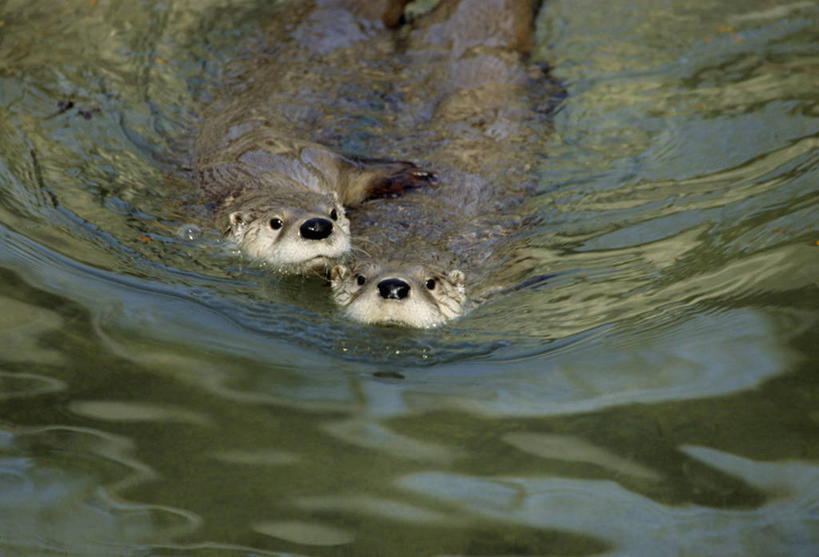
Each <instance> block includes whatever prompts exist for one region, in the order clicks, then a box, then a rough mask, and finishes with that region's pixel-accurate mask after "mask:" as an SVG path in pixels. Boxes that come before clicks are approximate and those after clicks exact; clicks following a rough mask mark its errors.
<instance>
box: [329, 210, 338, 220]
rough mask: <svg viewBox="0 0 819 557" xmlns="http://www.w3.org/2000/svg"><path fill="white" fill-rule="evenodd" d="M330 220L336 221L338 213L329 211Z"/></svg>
mask: <svg viewBox="0 0 819 557" xmlns="http://www.w3.org/2000/svg"><path fill="white" fill-rule="evenodd" d="M330 218H331V219H333V220H338V212H337V211H336V210H335V209H333V210H332V211H330Z"/></svg>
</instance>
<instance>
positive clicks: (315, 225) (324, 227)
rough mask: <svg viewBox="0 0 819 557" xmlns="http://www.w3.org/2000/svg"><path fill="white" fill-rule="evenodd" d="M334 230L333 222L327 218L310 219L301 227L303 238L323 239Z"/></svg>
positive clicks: (300, 231)
mask: <svg viewBox="0 0 819 557" xmlns="http://www.w3.org/2000/svg"><path fill="white" fill-rule="evenodd" d="M332 232H333V223H332V222H330V221H329V220H327V219H318V218H317V219H308V220H306V221H304V223H303V224H302V225H301V226H300V227H299V233H300V234H301V237H302V238H305V239H307V240H323V239H324V238H326V237H327V236H329V235H330V234H331V233H332Z"/></svg>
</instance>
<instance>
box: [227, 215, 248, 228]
mask: <svg viewBox="0 0 819 557" xmlns="http://www.w3.org/2000/svg"><path fill="white" fill-rule="evenodd" d="M228 219H229V221H230V227H231V228H232V229H234V230H235V229H236V228H240V227H242V226H244V225H246V224H247V223H249V222H250V221H251V220H253V213H251V212H250V211H233V212H232V213H231V214H230V215H229V216H228Z"/></svg>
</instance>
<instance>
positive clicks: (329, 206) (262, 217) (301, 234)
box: [226, 192, 350, 273]
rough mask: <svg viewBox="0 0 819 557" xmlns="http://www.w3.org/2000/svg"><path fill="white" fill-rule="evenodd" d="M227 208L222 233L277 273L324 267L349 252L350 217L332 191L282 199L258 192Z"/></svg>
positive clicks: (243, 250)
mask: <svg viewBox="0 0 819 557" xmlns="http://www.w3.org/2000/svg"><path fill="white" fill-rule="evenodd" d="M228 211H229V212H228V224H227V230H226V234H227V235H228V236H229V237H231V238H232V239H233V240H234V241H235V242H236V244H237V245H238V246H239V249H241V251H242V252H243V253H244V254H245V255H247V256H248V257H251V258H253V259H258V260H260V261H264V262H266V263H268V264H270V265H271V266H273V267H274V268H275V269H276V270H278V271H281V272H293V273H302V272H308V271H311V270H318V269H323V268H325V267H326V266H327V265H328V264H329V263H330V261H331V260H333V259H335V258H338V257H341V256H342V255H344V254H346V253H347V252H348V251H350V221H349V220H347V216H346V215H345V214H344V208H343V207H342V206H341V204H340V203H339V201H338V199H337V197H336V196H335V195H329V194H328V195H324V194H305V195H303V196H301V197H300V198H299V199H297V200H285V199H276V198H272V196H271V195H270V194H269V193H265V192H259V193H257V194H255V195H251V196H246V197H245V196H243V197H242V198H240V199H239V200H238V201H237V202H234V203H232V204H231V205H230V207H229V208H228Z"/></svg>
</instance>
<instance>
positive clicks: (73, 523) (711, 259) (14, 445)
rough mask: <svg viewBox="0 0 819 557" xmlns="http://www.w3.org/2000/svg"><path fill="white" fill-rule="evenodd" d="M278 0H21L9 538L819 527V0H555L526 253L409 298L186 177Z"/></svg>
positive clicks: (556, 537) (153, 541) (364, 142)
mask: <svg viewBox="0 0 819 557" xmlns="http://www.w3.org/2000/svg"><path fill="white" fill-rule="evenodd" d="M277 4H280V3H274V4H271V5H266V4H264V5H263V4H259V6H255V7H253V6H250V7H241V8H237V7H236V6H227V5H225V4H223V3H221V2H170V3H169V2H165V3H158V2H145V3H141V4H139V5H136V4H129V3H112V4H109V3H106V2H99V3H96V2H91V3H89V2H82V1H79V0H78V1H77V2H66V3H63V4H59V5H57V6H56V7H55V5H54V4H53V3H49V4H46V3H41V2H33V3H28V4H25V5H24V6H23V5H19V6H18V5H14V6H13V8H14V9H11V8H9V9H7V10H3V12H2V15H0V32H1V33H0V60H2V62H0V126H1V127H2V128H3V129H4V130H6V133H4V134H3V137H2V139H0V187H2V190H3V195H2V196H0V283H2V285H3V289H2V294H0V308H2V312H0V331H2V334H0V486H2V487H0V548H2V552H3V553H9V554H13V555H14V554H20V555H31V554H45V555H50V554H74V555H138V554H144V553H146V552H148V553H156V554H163V555H176V554H179V555H222V554H236V555H242V554H249V553H252V554H260V555H262V554H281V553H290V554H293V553H295V554H316V555H318V554H321V555H336V554H350V555H354V554H358V555H360V554H384V555H402V554H405V555H415V554H474V555H480V554H484V555H488V554H600V553H611V554H621V555H657V554H667V553H670V554H679V553H688V554H697V555H755V554H756V555H762V554H790V555H813V554H815V553H816V549H817V547H819V537H817V532H819V525H817V516H816V508H817V505H819V497H818V496H817V494H819V470H817V466H816V462H817V460H818V459H819V454H817V449H816V443H815V439H816V436H817V433H819V432H818V431H817V429H818V428H819V414H817V410H816V408H815V407H816V404H815V402H816V400H817V399H819V384H817V381H816V374H815V372H814V368H815V362H816V361H817V359H819V354H817V348H816V347H817V346H818V344H817V342H816V339H817V324H816V310H815V308H816V307H819V296H817V278H816V277H819V263H817V261H819V259H817V253H819V251H818V250H819V248H817V245H816V243H817V241H819V236H817V228H816V222H819V203H818V202H819V194H817V187H816V183H817V181H816V175H817V172H816V167H817V162H819V159H817V152H819V151H817V148H816V147H817V136H816V129H817V125H816V124H817V122H816V118H817V114H819V112H817V98H816V94H815V91H816V86H817V77H816V72H817V67H816V63H815V55H816V53H815V45H814V42H815V41H813V34H812V30H813V29H815V28H816V23H817V19H819V13H818V12H817V9H816V8H815V6H813V4H812V3H809V2H798V1H796V2H791V3H786V4H781V3H780V4H771V3H769V2H763V1H760V2H756V3H751V4H748V3H747V2H742V3H739V2H725V3H722V4H720V5H719V6H713V5H711V4H705V3H703V2H693V3H688V4H686V6H684V7H681V6H673V7H672V6H656V5H655V4H654V3H648V2H640V1H638V0H633V1H628V2H626V1H623V2H609V3H606V4H605V5H602V4H600V3H591V2H585V1H584V2H562V1H557V0H555V1H552V2H549V3H546V4H545V8H544V9H543V10H542V12H541V14H540V16H539V18H538V40H537V45H536V48H535V51H534V54H533V56H534V57H535V58H536V59H537V60H541V61H543V60H545V61H547V62H548V63H549V66H550V67H551V68H553V70H552V71H553V73H554V75H555V77H557V78H558V79H560V80H561V82H562V83H563V85H564V86H565V88H566V90H567V93H568V95H567V97H566V99H565V100H564V101H563V102H562V103H561V105H560V106H559V107H558V109H557V111H556V112H555V114H554V115H553V122H552V123H551V125H550V131H549V135H548V136H547V137H544V138H543V141H544V151H545V152H546V153H547V155H546V156H545V158H543V160H541V161H538V164H537V168H535V170H536V172H537V184H536V185H535V187H534V192H533V193H532V195H530V197H528V198H527V199H525V200H524V201H523V204H522V205H521V206H520V207H518V208H516V209H515V210H516V211H517V212H518V216H520V215H526V216H527V218H526V219H525V222H526V223H527V224H526V226H525V227H523V228H521V229H519V230H516V231H515V233H514V234H513V235H512V237H511V238H510V240H509V243H508V244H505V247H506V248H508V253H507V254H506V255H509V257H510V261H511V263H510V265H509V266H508V267H504V268H502V269H498V280H499V282H500V283H501V284H512V285H513V286H510V287H506V288H504V289H502V290H501V291H500V292H498V293H496V294H495V295H492V296H489V297H488V298H487V300H486V301H485V303H482V304H480V305H477V306H476V307H474V308H472V309H471V311H470V312H469V313H468V314H467V315H466V316H465V317H464V318H462V319H460V320H458V321H456V322H454V323H453V324H451V325H448V326H445V327H442V328H439V329H435V330H429V331H426V330H424V331H409V330H404V329H399V328H395V327H360V326H358V325H355V324H353V323H350V322H349V321H347V320H345V319H344V318H343V317H342V316H340V315H338V314H337V313H336V311H335V309H334V308H333V306H332V305H331V303H330V302H329V299H328V292H327V287H326V285H325V284H324V282H323V280H321V279H320V278H318V277H307V278H297V277H276V276H274V275H272V274H271V273H270V272H269V271H268V270H266V269H264V268H263V267H260V266H258V265H253V264H250V263H248V262H247V261H245V260H243V259H242V258H241V257H239V256H237V255H236V254H235V253H234V252H233V251H232V249H231V248H230V246H228V245H227V244H225V242H224V240H223V238H222V237H221V235H220V234H219V232H218V231H216V230H213V229H212V227H210V226H209V224H210V223H209V220H208V216H207V211H206V210H205V208H204V207H202V206H201V205H199V204H198V202H197V200H196V197H195V191H194V189H193V188H192V187H191V186H190V185H189V184H188V183H187V182H186V172H185V171H184V170H182V168H183V167H184V166H185V161H184V159H185V157H186V154H187V151H186V149H189V145H188V142H187V140H186V139H185V138H186V137H188V135H187V134H188V133H189V132H190V130H191V129H195V127H196V125H197V119H198V114H199V113H200V111H201V108H202V106H204V105H205V104H206V103H207V102H209V101H210V100H211V98H210V97H211V95H212V94H213V92H214V91H218V88H219V85H218V84H219V83H220V79H221V77H220V75H221V71H222V68H224V67H225V64H226V63H227V62H228V61H229V60H232V59H234V58H235V57H237V56H239V58H240V59H242V57H243V56H245V57H247V56H252V55H253V54H252V53H253V52H254V48H255V47H254V46H253V45H254V44H261V42H260V41H262V39H261V38H260V37H259V36H258V35H257V34H256V30H257V29H258V27H259V24H260V22H263V21H266V20H268V19H269V18H271V17H275V14H276V9H277ZM257 41H259V42H258V43H257ZM249 45H250V46H249ZM242 49H245V50H242ZM316 71H317V72H319V71H321V69H320V68H317V69H316ZM387 101H390V99H387ZM347 102H348V105H345V106H350V107H354V106H355V99H349V100H348V101H347ZM385 102H386V101H385ZM390 102H392V101H390ZM328 117H330V118H332V117H335V118H336V120H334V122H335V124H337V125H341V123H345V122H346V123H349V122H350V121H349V120H345V119H344V118H339V117H337V116H333V115H329V116H328ZM354 123H355V124H356V126H359V127H357V128H355V133H354V134H353V137H352V138H351V139H349V141H350V142H351V143H352V144H354V145H355V146H357V147H363V148H366V147H368V146H370V147H372V148H373V149H377V148H379V146H377V145H376V144H377V143H378V137H379V131H380V130H379V126H381V125H382V123H381V121H380V120H379V119H378V117H377V115H376V116H373V117H372V119H363V118H362V119H360V120H356V121H355V122H354ZM398 144H400V141H399V140H398V138H395V137H392V138H390V139H389V140H388V141H387V140H385V145H383V146H380V148H392V147H395V146H396V145H398ZM405 149H409V147H405ZM373 154H374V155H379V156H382V155H384V153H379V152H377V153H373ZM180 161H181V162H180ZM429 194H431V195H434V192H429ZM424 195H426V194H424ZM193 225H195V226H196V227H197V228H198V229H199V230H201V235H200V234H199V233H198V232H196V230H195V229H193V228H191V226H193ZM520 269H527V272H526V275H525V276H524V277H523V278H521V277H520V273H519V271H520ZM504 273H507V275H504ZM507 278H508V279H509V280H506V279H507Z"/></svg>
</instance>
